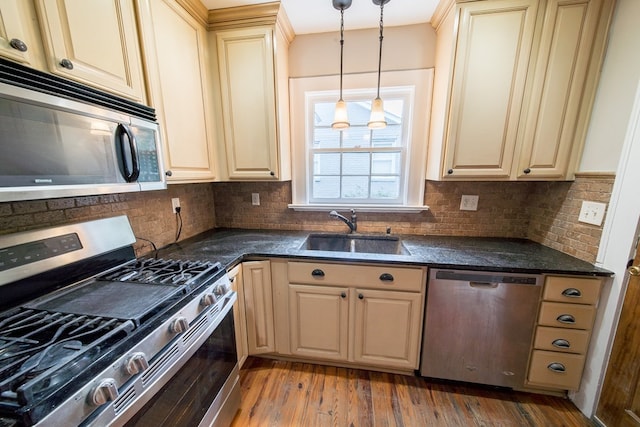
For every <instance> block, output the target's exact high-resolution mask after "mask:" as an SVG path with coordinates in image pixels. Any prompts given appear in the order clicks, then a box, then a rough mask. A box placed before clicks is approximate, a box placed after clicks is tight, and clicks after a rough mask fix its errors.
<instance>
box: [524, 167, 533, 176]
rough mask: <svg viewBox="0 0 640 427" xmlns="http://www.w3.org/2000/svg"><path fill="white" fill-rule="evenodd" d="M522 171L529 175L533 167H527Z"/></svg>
mask: <svg viewBox="0 0 640 427" xmlns="http://www.w3.org/2000/svg"><path fill="white" fill-rule="evenodd" d="M522 172H524V173H525V175H528V174H530V173H531V169H530V168H526V169H525V170H523V171H522Z"/></svg>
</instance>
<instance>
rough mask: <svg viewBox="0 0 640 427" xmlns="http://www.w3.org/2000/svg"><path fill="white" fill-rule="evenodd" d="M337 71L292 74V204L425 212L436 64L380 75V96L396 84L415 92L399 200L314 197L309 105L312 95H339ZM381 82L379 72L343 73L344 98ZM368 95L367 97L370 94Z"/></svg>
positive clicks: (352, 98)
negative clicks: (312, 199)
mask: <svg viewBox="0 0 640 427" xmlns="http://www.w3.org/2000/svg"><path fill="white" fill-rule="evenodd" d="M338 78H339V77H338V76H337V75H334V76H320V77H300V78H291V79H290V80H289V88H290V115H291V153H292V203H291V204H289V208H291V209H294V210H301V211H326V210H332V209H336V210H338V209H343V210H344V209H357V210H359V211H364V212H367V211H369V212H421V211H424V210H428V209H429V207H428V206H425V205H424V188H425V175H426V165H427V141H428V130H429V123H430V113H431V108H430V107H431V97H432V96H431V94H432V86H433V69H418V70H404V71H386V72H383V73H382V75H381V88H380V92H381V97H382V98H383V99H384V96H385V92H389V91H397V90H398V89H401V90H405V91H410V92H412V98H413V99H412V102H411V103H410V104H412V105H406V106H405V108H408V109H409V114H408V115H407V116H408V117H409V120H408V121H407V122H406V123H403V126H406V129H407V136H406V137H407V147H406V148H405V150H406V151H405V168H406V173H405V176H404V178H403V180H404V187H405V189H406V190H405V196H404V197H403V198H402V200H401V202H400V203H358V202H357V201H356V200H354V201H353V202H347V203H334V202H330V203H315V202H310V191H311V189H310V188H309V178H308V176H309V174H312V173H313V171H312V169H310V168H311V167H312V159H311V158H310V156H309V144H308V141H309V137H311V141H313V111H309V105H310V103H309V99H310V97H314V96H315V97H316V98H317V97H318V93H322V96H323V97H326V96H329V97H333V99H335V100H337V99H338V96H339V93H338V90H337V87H338V84H337V83H338ZM376 84H377V73H355V74H347V75H345V76H344V78H343V87H344V90H343V98H344V100H345V101H346V102H347V103H348V102H353V101H359V100H361V98H358V95H359V94H360V95H362V94H366V95H367V97H369V94H370V93H371V92H370V90H371V88H375V87H376ZM367 99H368V98H367Z"/></svg>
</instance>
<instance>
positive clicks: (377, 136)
mask: <svg viewBox="0 0 640 427" xmlns="http://www.w3.org/2000/svg"><path fill="white" fill-rule="evenodd" d="M371 138H372V141H371V145H372V146H374V147H401V146H402V126H401V125H393V124H387V127H386V128H384V129H376V130H374V131H373V132H372V136H371Z"/></svg>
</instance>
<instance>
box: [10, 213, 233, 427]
mask: <svg viewBox="0 0 640 427" xmlns="http://www.w3.org/2000/svg"><path fill="white" fill-rule="evenodd" d="M134 241H135V237H134V236H133V233H132V231H131V227H130V225H129V222H128V220H127V218H126V217H125V216H120V217H114V218H108V219H102V220H96V221H89V222H84V223H79V224H73V225H67V226H60V227H54V228H49V229H44V230H35V231H27V232H23V233H17V234H13V235H7V236H0V273H1V274H0V310H4V311H2V312H0V425H2V426H3V427H4V426H32V425H38V426H40V425H41V426H52V425H55V426H72V425H81V426H107V425H124V424H125V423H127V422H130V423H132V425H135V424H134V423H137V422H140V421H142V422H143V423H146V424H147V425H149V423H150V420H153V421H152V422H151V423H152V424H154V425H161V424H162V420H165V421H166V424H165V425H193V426H196V425H199V424H200V423H202V425H216V426H219V425H228V424H229V422H230V420H231V419H232V417H233V415H234V414H235V412H236V410H237V408H238V407H239V376H238V367H237V354H236V349H235V336H234V327H233V312H232V306H233V303H234V301H235V300H236V294H235V292H233V291H232V290H231V287H230V283H229V279H228V277H227V275H226V272H225V270H224V269H223V268H222V267H221V265H220V264H219V263H214V262H204V261H184V260H165V259H154V258H141V259H136V258H135V256H134V253H133V248H132V246H131V244H132V243H133V242H134ZM189 389H192V390H189ZM194 390H195V391H196V394H195V395H194V394H193V391H194ZM204 390H206V393H203V391H204ZM190 393H191V394H190ZM175 396H178V397H180V400H178V401H175V400H174V401H171V399H167V397H175ZM157 401H161V403H162V404H161V405H154V402H157ZM145 405H147V406H145ZM171 405H173V408H174V409H175V408H179V409H180V410H179V411H178V412H183V409H184V408H185V407H187V408H189V409H190V418H171V417H170V416H168V415H167V412H170V410H171V408H172V406H171ZM169 415H171V414H169ZM134 417H137V418H134ZM173 419H177V420H184V423H181V422H177V423H175V424H173V423H172V422H171V420H173Z"/></svg>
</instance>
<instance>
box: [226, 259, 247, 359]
mask: <svg viewBox="0 0 640 427" xmlns="http://www.w3.org/2000/svg"><path fill="white" fill-rule="evenodd" d="M228 274H229V281H230V282H231V289H232V290H234V291H235V292H236V295H237V299H236V302H235V304H233V323H234V327H235V334H236V351H237V352H238V366H239V367H240V368H242V365H243V364H244V361H245V360H247V356H248V355H249V344H248V343H247V320H246V314H245V313H246V310H245V299H244V284H243V280H242V265H241V264H240V265H236V266H235V267H234V268H232V269H231V270H230V271H229V273H228Z"/></svg>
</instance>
